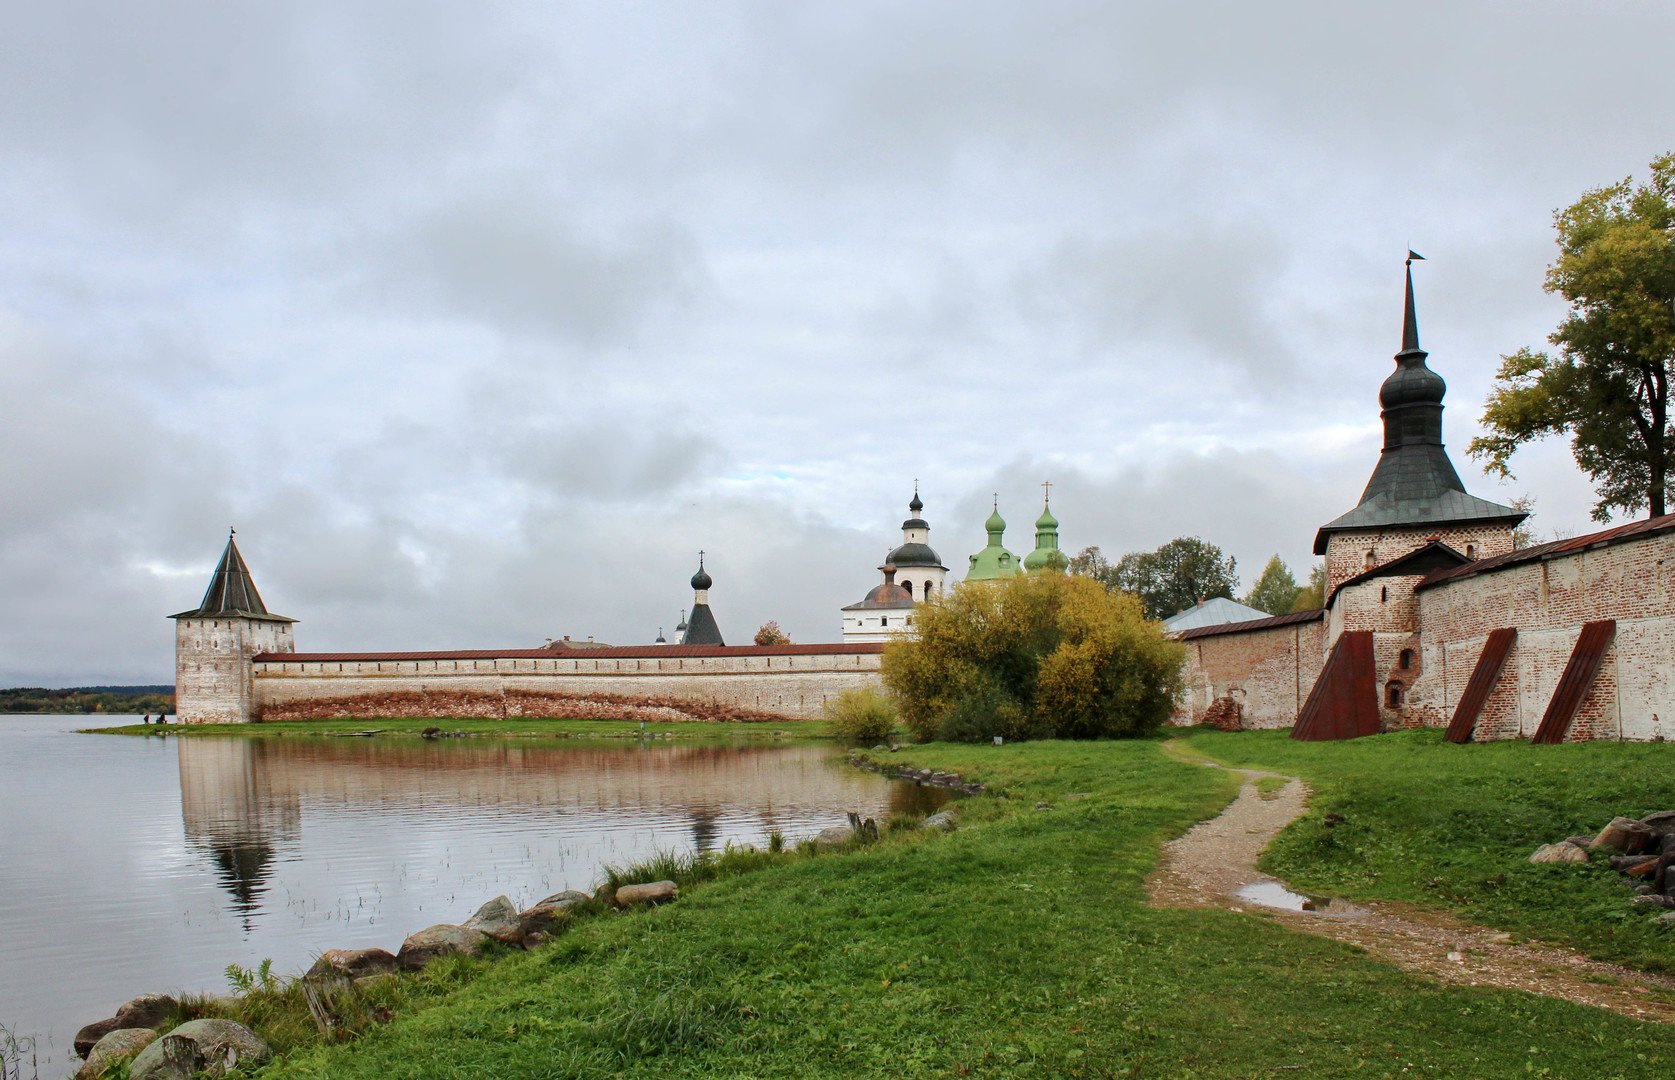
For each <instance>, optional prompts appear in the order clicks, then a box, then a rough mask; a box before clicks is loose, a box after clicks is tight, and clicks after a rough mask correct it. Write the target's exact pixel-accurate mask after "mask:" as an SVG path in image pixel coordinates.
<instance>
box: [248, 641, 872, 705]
mask: <svg viewBox="0 0 1675 1080" xmlns="http://www.w3.org/2000/svg"><path fill="white" fill-rule="evenodd" d="M880 659H881V656H880V653H879V652H876V651H868V652H833V653H809V652H801V653H797V654H790V655H785V654H781V655H772V654H770V655H761V654H756V655H743V656H740V655H733V656H704V657H693V656H655V655H645V656H636V657H629V658H622V657H607V658H591V657H586V656H585V655H584V656H582V657H569V656H565V657H552V658H547V657H540V658H529V657H516V658H506V657H501V658H489V659H482V658H478V659H470V658H446V657H444V658H435V659H388V658H380V657H375V656H368V657H362V658H347V659H335V658H333V659H312V658H309V657H308V656H307V654H303V655H302V658H300V659H290V658H285V657H280V658H272V659H263V660H261V661H258V662H257V663H255V664H254V665H253V668H254V672H253V680H252V681H253V683H254V687H255V690H254V708H253V710H252V713H251V718H253V719H257V720H279V719H301V718H311V717H322V716H390V715H418V716H484V715H490V716H555V715H556V716H577V715H579V716H601V717H603V716H626V717H628V718H630V719H632V718H635V717H636V716H644V717H645V718H648V719H689V718H692V717H694V716H702V717H705V718H718V719H719V718H731V719H772V718H775V717H785V718H813V717H817V716H819V715H820V711H821V707H822V706H823V705H824V704H825V703H826V702H827V701H828V700H830V699H832V698H834V697H836V696H837V695H838V694H840V693H842V692H843V691H845V690H849V689H855V688H858V687H863V686H876V685H878V683H879V667H880Z"/></svg>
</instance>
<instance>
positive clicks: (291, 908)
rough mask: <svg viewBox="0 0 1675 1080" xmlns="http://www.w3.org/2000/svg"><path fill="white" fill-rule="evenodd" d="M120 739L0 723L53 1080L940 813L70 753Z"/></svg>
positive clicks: (166, 755) (907, 794) (814, 800)
mask: <svg viewBox="0 0 1675 1080" xmlns="http://www.w3.org/2000/svg"><path fill="white" fill-rule="evenodd" d="M124 722H128V718H124V717H105V716H100V717H86V716H61V717H60V716H54V717H0V738H3V740H4V741H3V742H0V1026H4V1027H6V1028H7V1029H9V1030H11V1031H13V1032H15V1033H17V1034H20V1035H33V1036H35V1037H36V1039H37V1045H38V1048H39V1051H40V1054H41V1058H42V1062H43V1064H42V1069H41V1073H42V1075H43V1076H56V1075H62V1074H64V1073H65V1072H67V1071H68V1070H69V1068H70V1067H71V1066H72V1065H73V1064H74V1062H75V1059H74V1058H73V1056H72V1054H71V1051H70V1040H71V1038H72V1037H73V1036H74V1035H75V1033H76V1030H77V1029H78V1028H80V1027H81V1026H82V1025H83V1024H86V1023H88V1022H90V1021H93V1020H98V1019H100V1018H102V1017H105V1016H108V1015H110V1014H111V1012H112V1011H113V1010H114V1009H115V1007H116V1006H117V1005H119V1004H121V1003H122V1002H123V1001H126V1000H127V999H128V998H130V997H133V996H135V995H137V994H140V993H146V992H150V991H158V990H175V991H182V990H185V991H200V992H225V991H226V990H227V988H228V987H227V980H226V977H225V975H224V974H223V971H224V969H225V968H226V966H227V965H228V964H234V963H236V964H240V965H242V966H245V967H252V966H254V965H256V964H258V963H260V962H261V961H262V960H263V959H271V960H272V961H273V964H274V970H275V971H277V972H280V973H282V974H296V973H300V972H301V971H302V970H303V969H305V968H306V967H307V966H308V965H309V963H311V962H312V960H313V958H314V957H315V956H316V955H317V954H319V953H320V952H322V951H323V950H325V949H328V948H356V947H362V946H379V947H382V948H386V949H389V950H391V951H392V952H393V951H395V949H396V948H397V946H399V945H400V944H401V939H402V938H403V937H404V936H405V935H406V934H408V933H410V932H412V931H414V930H417V929H420V928H422V927H425V926H429V925H431V924H432V923H438V922H460V921H463V920H464V919H466V918H467V917H469V916H470V915H471V913H472V912H473V911H475V910H476V909H477V907H478V906H479V905H481V904H482V903H483V902H484V901H485V900H488V899H490V898H492V897H494V896H496V895H498V894H501V893H505V894H506V895H507V896H510V897H511V898H512V900H513V901H515V902H516V903H517V904H518V905H519V906H520V907H523V906H526V905H528V904H529V903H531V902H533V901H535V900H539V899H540V898H541V897H544V896H547V895H550V894H552V893H555V892H557V891H559V890H560V889H567V888H577V889H591V888H592V887H593V885H595V884H596V883H597V881H598V880H599V877H600V874H599V870H600V867H601V866H602V865H604V864H607V863H619V864H620V863H627V862H631V861H634V860H637V859H640V858H643V857H645V856H649V855H651V854H652V853H654V852H656V851H660V850H662V851H668V850H683V851H693V850H698V851H709V850H714V849H717V848H720V847H722V846H723V845H725V844H726V843H727V842H728V841H734V842H743V843H760V842H762V841H763V840H764V838H765V837H766V835H767V832H768V830H769V829H779V830H781V831H782V832H784V833H785V834H786V836H787V837H788V838H796V837H800V836H806V835H812V834H813V833H816V832H818V831H820V830H821V829H823V828H826V827H828V826H831V825H834V824H843V823H844V822H845V820H846V817H845V815H846V813H847V812H848V811H850V810H854V811H856V812H858V813H860V814H862V815H863V816H875V817H879V816H883V815H885V814H887V813H889V812H890V811H891V810H897V809H901V810H905V809H915V810H924V809H927V808H929V805H930V804H931V803H934V802H936V801H940V793H935V792H932V791H930V790H929V789H924V788H915V787H911V786H907V785H902V784H899V783H894V782H891V781H886V780H883V779H881V778H879V777H877V776H875V775H872V774H870V773H864V772H861V771H859V770H857V769H853V768H850V767H849V766H848V765H846V764H845V763H844V762H843V761H842V760H841V759H840V758H837V757H836V756H835V755H834V754H833V752H832V750H831V749H830V748H829V747H824V746H806V745H790V746H787V745H755V746H751V745H746V746H690V745H687V746H683V745H680V743H679V742H678V741H677V742H673V743H671V742H664V741H654V742H651V743H649V744H647V745H641V744H638V743H635V742H633V741H630V740H624V741H622V742H620V743H619V742H617V741H615V740H613V741H611V742H609V743H605V742H583V743H578V742H571V741H568V740H546V741H541V742H538V743H535V742H528V741H524V742H507V741H500V740H440V741H437V742H424V743H417V742H409V741H407V740H400V741H385V740H378V739H343V738H319V737H306V738H262V739H256V738H251V739H244V738H236V737H226V738H219V737H218V738H199V739H178V738H161V737H159V738H135V737H132V736H121V735H79V734H76V733H75V729H77V728H82V727H87V726H88V725H89V724H116V723H124ZM25 1075H27V1072H26V1073H25Z"/></svg>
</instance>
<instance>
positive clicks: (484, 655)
mask: <svg viewBox="0 0 1675 1080" xmlns="http://www.w3.org/2000/svg"><path fill="white" fill-rule="evenodd" d="M883 651H884V643H883V642H877V641H862V642H844V643H841V644H831V645H818V644H816V645H790V644H787V645H612V646H608V647H605V648H600V649H576V650H571V649H564V648H558V647H556V646H554V647H548V648H543V649H439V650H432V651H427V652H312V653H300V652H298V653H260V654H258V655H257V656H256V657H254V659H255V660H257V661H258V662H261V663H271V664H277V663H293V664H296V663H303V664H320V663H326V664H336V663H352V662H357V661H377V660H384V661H404V660H405V661H412V660H553V659H559V660H677V659H687V660H694V659H718V658H725V657H749V656H853V655H856V654H870V653H878V652H883Z"/></svg>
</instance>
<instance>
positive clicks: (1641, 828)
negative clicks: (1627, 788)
mask: <svg viewBox="0 0 1675 1080" xmlns="http://www.w3.org/2000/svg"><path fill="white" fill-rule="evenodd" d="M1656 842H1657V833H1655V832H1653V831H1652V829H1651V828H1650V827H1648V826H1646V825H1642V824H1641V823H1640V822H1638V821H1636V820H1634V819H1633V818H1626V817H1619V818H1612V819H1611V823H1610V824H1609V825H1607V826H1606V827H1605V828H1603V829H1601V830H1599V835H1598V836H1596V837H1594V841H1593V844H1592V845H1591V846H1592V847H1596V848H1609V849H1610V850H1612V851H1620V852H1622V853H1623V854H1624V855H1639V854H1640V853H1642V852H1645V851H1650V850H1651V849H1652V845H1653V844H1654V843H1656Z"/></svg>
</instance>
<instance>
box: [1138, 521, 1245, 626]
mask: <svg viewBox="0 0 1675 1080" xmlns="http://www.w3.org/2000/svg"><path fill="white" fill-rule="evenodd" d="M1111 581H1112V584H1113V585H1114V586H1115V587H1116V588H1118V589H1121V590H1122V591H1124V592H1128V593H1133V594H1134V595H1135V596H1138V597H1139V598H1140V603H1141V604H1142V605H1143V606H1144V607H1145V610H1146V617H1147V618H1151V619H1166V618H1168V617H1169V616H1171V615H1173V614H1175V613H1176V612H1177V611H1185V610H1186V609H1187V608H1189V607H1191V606H1192V605H1194V604H1196V603H1198V601H1200V600H1208V599H1210V598H1211V597H1214V596H1225V597H1227V598H1228V599H1232V598H1233V591H1234V590H1235V589H1237V588H1238V586H1239V575H1238V572H1237V570H1236V568H1235V566H1234V561H1233V557H1232V556H1230V555H1224V554H1222V551H1221V549H1220V548H1218V547H1216V546H1215V545H1214V544H1210V543H1206V542H1205V541H1203V540H1201V539H1199V538H1198V537H1196V536H1180V537H1176V538H1175V539H1173V540H1171V541H1169V542H1168V543H1167V544H1164V545H1163V546H1162V547H1160V548H1158V549H1157V550H1156V551H1136V552H1131V553H1129V554H1127V555H1124V556H1123V557H1122V558H1121V559H1120V560H1118V562H1117V565H1116V568H1115V570H1114V571H1113V572H1112V574H1111Z"/></svg>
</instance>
